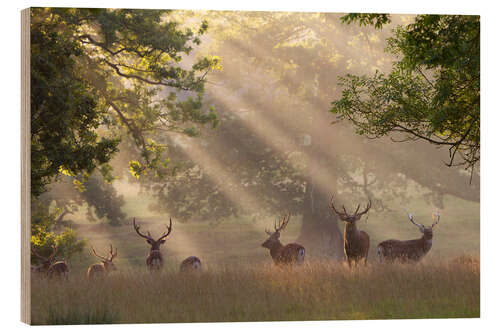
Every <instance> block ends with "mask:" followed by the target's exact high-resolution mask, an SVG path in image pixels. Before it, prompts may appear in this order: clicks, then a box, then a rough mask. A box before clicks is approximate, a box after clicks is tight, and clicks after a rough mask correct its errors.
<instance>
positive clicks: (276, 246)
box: [262, 213, 306, 265]
mask: <svg viewBox="0 0 500 333" xmlns="http://www.w3.org/2000/svg"><path fill="white" fill-rule="evenodd" d="M288 221H290V213H288V215H285V216H284V217H283V219H282V220H281V221H280V222H279V223H278V224H276V222H275V223H274V232H271V231H267V230H266V233H267V234H268V235H269V238H268V239H267V240H266V241H265V242H264V243H262V246H263V247H265V248H266V249H269V251H270V253H271V257H272V258H273V260H274V263H275V264H277V265H279V264H298V265H301V264H302V263H303V262H304V257H305V255H306V249H305V248H304V247H303V246H302V245H300V244H297V243H290V244H287V245H285V246H283V245H282V244H281V242H280V232H281V231H283V230H284V229H285V227H286V226H287V224H288Z"/></svg>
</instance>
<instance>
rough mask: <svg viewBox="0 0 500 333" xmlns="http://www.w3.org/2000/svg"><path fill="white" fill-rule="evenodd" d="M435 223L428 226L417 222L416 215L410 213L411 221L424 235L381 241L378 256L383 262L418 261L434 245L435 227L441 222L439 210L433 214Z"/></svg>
mask: <svg viewBox="0 0 500 333" xmlns="http://www.w3.org/2000/svg"><path fill="white" fill-rule="evenodd" d="M432 216H433V218H434V223H432V225H431V226H430V227H426V226H424V225H422V224H420V223H417V222H415V217H414V216H413V215H412V214H408V217H409V219H410V222H411V223H413V224H414V225H416V226H417V227H418V230H419V231H420V232H421V233H422V237H420V238H418V239H411V240H405V241H401V240H397V239H388V240H385V241H383V242H381V243H380V244H379V245H378V246H377V252H378V257H379V259H380V261H381V262H384V261H386V262H393V261H395V260H399V261H400V262H417V261H419V260H420V259H422V258H423V257H424V256H425V255H426V254H427V252H429V251H430V249H431V247H432V236H433V228H434V227H435V226H436V225H437V224H438V222H439V217H440V216H439V212H437V213H436V214H432Z"/></svg>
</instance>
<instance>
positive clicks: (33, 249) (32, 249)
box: [31, 246, 47, 261]
mask: <svg viewBox="0 0 500 333" xmlns="http://www.w3.org/2000/svg"><path fill="white" fill-rule="evenodd" d="M31 252H33V254H34V255H36V256H37V257H38V258H40V259H42V260H44V261H45V260H47V258H46V257H42V256H41V255H39V254H38V252H36V251H35V248H34V247H33V246H31Z"/></svg>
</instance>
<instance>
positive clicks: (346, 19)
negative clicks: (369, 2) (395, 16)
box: [340, 13, 391, 29]
mask: <svg viewBox="0 0 500 333" xmlns="http://www.w3.org/2000/svg"><path fill="white" fill-rule="evenodd" d="M340 20H341V21H342V22H343V23H347V24H350V23H352V22H356V21H359V26H366V25H373V26H375V28H377V29H382V27H383V25H384V24H388V23H391V19H390V17H389V14H361V13H351V14H347V15H345V16H342V17H341V18H340Z"/></svg>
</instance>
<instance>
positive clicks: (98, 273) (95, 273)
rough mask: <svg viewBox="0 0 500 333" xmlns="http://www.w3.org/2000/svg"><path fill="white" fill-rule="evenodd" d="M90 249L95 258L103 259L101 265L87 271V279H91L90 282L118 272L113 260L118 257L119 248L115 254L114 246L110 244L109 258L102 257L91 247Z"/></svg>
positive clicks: (93, 266) (92, 266) (94, 265)
mask: <svg viewBox="0 0 500 333" xmlns="http://www.w3.org/2000/svg"><path fill="white" fill-rule="evenodd" d="M90 248H91V249H92V252H93V253H94V256H96V257H97V258H99V259H101V262H100V263H99V264H93V265H91V266H90V267H89V270H88V271H87V277H88V278H89V280H93V279H95V278H98V277H103V276H107V275H108V274H109V273H111V271H116V267H115V264H113V259H115V258H116V255H117V254H118V249H117V248H115V252H114V253H113V245H111V244H110V245H109V256H108V257H103V256H100V255H98V254H97V253H96V252H95V249H94V247H92V246H91V247H90Z"/></svg>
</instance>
